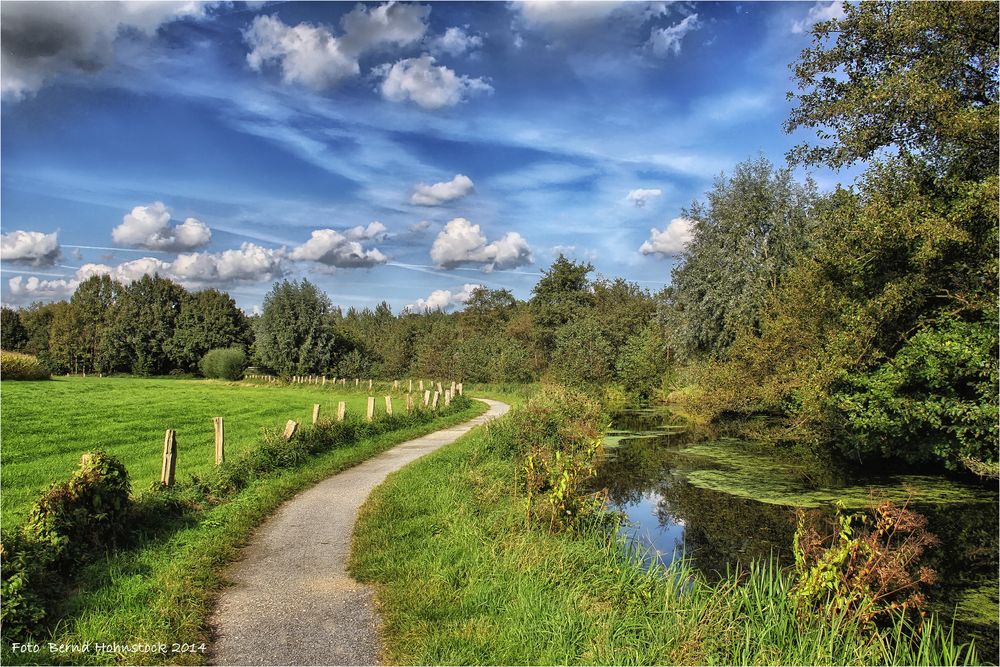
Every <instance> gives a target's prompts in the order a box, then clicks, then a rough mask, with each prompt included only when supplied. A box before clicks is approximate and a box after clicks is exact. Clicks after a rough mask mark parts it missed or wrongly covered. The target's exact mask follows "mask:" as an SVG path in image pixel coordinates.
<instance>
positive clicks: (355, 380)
mask: <svg viewBox="0 0 1000 667" xmlns="http://www.w3.org/2000/svg"><path fill="white" fill-rule="evenodd" d="M358 382H359V380H358V378H354V386H355V387H357V386H358Z"/></svg>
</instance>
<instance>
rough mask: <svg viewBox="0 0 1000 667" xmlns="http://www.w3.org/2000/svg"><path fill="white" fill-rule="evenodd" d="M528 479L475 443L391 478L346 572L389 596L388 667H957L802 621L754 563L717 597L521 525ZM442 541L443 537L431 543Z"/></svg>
mask: <svg viewBox="0 0 1000 667" xmlns="http://www.w3.org/2000/svg"><path fill="white" fill-rule="evenodd" d="M517 468H518V466H516V465H515V463H514V461H513V460H512V459H510V458H505V457H503V456H499V455H497V454H495V453H493V451H492V450H491V449H490V445H489V434H488V433H486V432H484V431H480V432H477V433H472V434H469V435H468V436H466V437H465V438H463V439H461V440H460V441H458V442H456V443H454V444H452V445H449V446H448V447H445V448H443V449H442V450H440V451H438V452H436V453H434V454H432V455H430V456H428V457H426V458H425V459H422V460H421V461H418V462H416V463H415V464H413V465H410V466H408V467H407V468H405V469H403V470H401V471H399V472H397V473H395V474H394V475H392V476H391V477H390V478H389V479H388V480H387V482H386V483H385V484H383V485H382V486H381V487H379V489H377V490H376V491H375V493H374V494H372V496H371V497H370V498H369V500H368V503H367V504H366V505H365V507H364V508H363V509H362V513H361V516H360V518H359V521H358V524H357V526H356V528H355V539H354V545H353V552H352V561H351V572H352V574H353V575H354V576H356V577H357V578H359V579H360V580H362V581H368V582H373V583H375V584H377V586H378V600H379V609H380V612H381V614H382V620H383V624H384V625H383V627H384V639H385V644H384V645H385V651H386V654H385V656H384V659H385V661H386V662H387V663H389V664H526V665H533V664H955V663H962V662H975V660H976V656H975V654H974V652H970V651H967V650H964V649H961V648H956V647H955V645H954V643H953V642H952V640H951V639H950V637H949V634H948V633H947V632H945V631H943V630H942V629H940V628H938V627H935V625H934V622H933V620H928V621H925V624H924V626H923V628H922V630H919V631H917V630H915V629H914V628H912V627H909V626H908V625H906V624H905V623H903V622H898V623H897V624H896V625H895V626H894V627H890V628H888V629H884V630H881V631H872V630H871V629H870V628H865V627H862V626H860V625H858V624H856V623H852V622H836V621H830V620H827V619H825V617H820V616H804V615H802V614H800V613H798V612H797V610H796V608H795V605H794V603H793V601H792V600H791V597H790V596H789V594H788V593H789V587H790V581H789V579H788V578H787V576H786V575H784V574H783V573H781V572H780V571H779V570H777V569H776V568H774V567H772V566H768V565H756V566H753V567H751V568H749V569H748V570H746V571H743V572H741V573H733V574H732V575H730V576H729V577H727V578H724V579H723V580H722V581H721V582H718V583H715V584H710V583H708V582H706V581H705V580H704V579H702V578H701V577H699V576H698V575H697V574H696V573H695V572H694V571H693V569H692V568H691V567H690V566H688V565H685V564H683V563H682V564H678V565H676V566H674V568H673V569H671V570H668V571H663V570H659V569H646V568H644V567H643V562H642V558H641V555H640V554H634V553H633V554H629V553H628V552H627V550H626V549H624V548H623V546H622V544H621V543H620V542H618V541H616V540H615V539H612V538H609V537H608V536H607V535H608V533H607V532H602V531H597V530H585V531H583V532H582V534H580V533H578V534H576V535H568V534H566V533H561V534H552V533H549V532H547V531H544V530H542V529H539V528H538V527H536V526H535V525H531V524H529V523H528V522H527V521H526V513H525V503H524V499H523V498H519V497H517V496H516V493H515V489H516V481H515V480H516V479H517V476H518V474H519V471H518V469H517ZM429 536H432V537H429Z"/></svg>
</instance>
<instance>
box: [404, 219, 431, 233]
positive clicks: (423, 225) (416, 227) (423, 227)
mask: <svg viewBox="0 0 1000 667" xmlns="http://www.w3.org/2000/svg"><path fill="white" fill-rule="evenodd" d="M430 228H431V222H430V220H421V221H420V222H415V223H413V224H412V225H410V227H409V230H410V233H412V234H423V233H424V232H426V231H427V230H429V229H430Z"/></svg>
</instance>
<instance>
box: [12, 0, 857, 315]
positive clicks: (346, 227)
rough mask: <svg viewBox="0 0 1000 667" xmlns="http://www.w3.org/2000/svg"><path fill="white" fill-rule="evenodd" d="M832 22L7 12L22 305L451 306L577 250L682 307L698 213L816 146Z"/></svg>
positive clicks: (53, 7) (695, 11)
mask: <svg viewBox="0 0 1000 667" xmlns="http://www.w3.org/2000/svg"><path fill="white" fill-rule="evenodd" d="M837 11H838V9H837V6H836V5H832V4H831V3H826V2H821V3H809V2H805V3H778V2H769V3H746V2H744V3H736V2H724V3H707V2H706V3H687V2H680V3H661V2H628V3H611V2H607V3H605V2H525V3H499V2H490V3H487V2H482V3H462V2H454V3H421V4H417V3H413V4H405V3H399V4H385V3H371V4H366V5H361V4H355V3H321V2H309V3H249V4H248V3H242V2H233V3H214V4H212V3H209V4H199V3H192V2H161V3H121V4H111V3H99V4H96V3H95V4H90V3H76V4H63V3H55V2H44V3H27V2H18V3H4V4H3V7H2V12H3V16H2V17H0V18H2V24H3V41H4V51H3V62H2V78H0V84H2V87H3V98H2V130H3V132H2V148H0V150H2V155H0V158H2V175H0V179H2V180H0V189H2V192H0V195H2V200H0V214H2V219H0V221H2V233H3V238H2V241H3V245H2V249H3V255H2V257H3V262H2V285H0V290H2V291H0V296H2V299H3V301H4V302H5V303H12V304H24V303H29V302H31V301H34V300H42V301H46V300H52V299H59V298H65V297H66V296H68V294H70V293H71V292H72V289H73V288H74V287H75V284H76V283H77V282H78V281H79V280H81V279H83V278H86V277H87V276H89V275H94V274H96V273H111V274H112V275H114V276H116V277H118V278H120V279H123V280H129V279H134V278H135V277H138V276H139V275H141V274H142V273H144V272H159V273H160V274H161V275H166V276H169V277H172V278H174V279H175V280H178V281H179V282H181V283H183V284H185V285H186V286H188V287H190V288H194V289H197V288H202V287H219V288H221V289H225V290H226V291H228V292H229V293H231V294H232V295H233V296H234V297H235V298H236V300H237V302H238V303H239V304H240V306H241V307H243V308H244V309H246V310H247V311H248V312H251V311H253V310H254V308H255V307H258V306H259V305H260V303H261V302H262V300H263V296H264V294H266V292H267V291H268V289H269V288H270V286H271V284H272V283H273V282H274V280H276V279H278V278H279V277H283V276H285V277H290V278H299V277H308V278H309V279H310V280H312V281H314V282H316V283H317V284H319V285H320V286H321V287H322V288H323V289H324V290H326V292H327V293H328V294H329V295H330V296H331V298H332V299H333V300H334V302H335V303H338V304H339V305H342V306H345V307H348V306H357V307H364V306H374V305H375V304H376V303H378V302H379V301H381V300H383V299H384V300H386V301H388V302H389V303H390V304H391V305H392V306H393V308H394V310H397V311H398V310H399V309H401V308H403V307H405V306H407V305H413V306H414V307H416V308H420V307H423V306H442V307H446V308H454V307H458V306H460V303H461V300H462V298H463V297H464V296H465V295H467V294H468V291H469V287H468V286H469V285H475V284H481V285H486V286H489V287H506V288H510V289H511V290H512V291H513V292H514V293H515V295H517V296H518V297H521V298H526V297H528V296H529V294H530V290H531V287H532V285H533V284H534V283H535V281H536V280H537V279H538V275H539V274H540V272H541V271H542V270H543V269H544V268H546V267H547V266H548V265H549V264H550V263H551V262H552V260H553V259H554V258H555V257H556V256H557V255H558V254H559V253H560V252H562V253H565V254H566V255H567V256H570V257H573V258H576V259H580V260H587V261H590V262H592V263H593V264H594V266H595V268H596V270H597V273H598V274H602V275H605V276H609V277H613V276H623V277H625V278H627V279H630V280H635V281H639V282H641V283H642V284H643V285H644V286H646V287H648V288H650V289H653V290H657V289H660V288H661V287H663V286H664V285H666V284H667V283H668V282H669V275H670V269H671V267H672V265H673V264H674V262H675V261H676V257H677V254H678V253H679V252H680V251H681V250H682V249H683V244H684V241H685V240H686V238H687V234H688V231H689V230H688V228H687V225H686V221H685V220H684V219H683V218H682V217H681V210H682V208H683V207H685V206H686V205H688V204H689V203H690V202H691V200H692V199H694V198H697V197H701V196H702V195H703V193H704V191H705V190H706V189H707V188H708V187H710V185H711V182H712V179H713V177H714V176H716V175H718V174H719V173H720V172H722V171H725V170H728V169H730V168H731V167H732V166H733V165H734V164H736V163H737V162H739V161H741V160H744V159H747V158H750V157H755V156H757V155H758V154H763V155H765V156H767V157H769V158H770V159H772V160H773V161H775V162H778V163H780V162H783V159H784V157H783V156H784V154H785V151H787V150H788V148H790V147H791V146H792V145H793V144H795V143H797V141H800V140H802V139H803V138H805V137H804V135H803V136H788V135H786V134H785V133H784V132H783V131H782V128H781V124H782V122H783V120H784V119H785V117H786V116H787V112H788V109H789V105H790V103H789V102H787V101H786V99H785V94H786V92H787V91H788V90H790V88H791V86H792V83H791V80H790V70H789V68H788V65H789V63H791V62H793V61H794V60H795V58H796V57H797V55H798V53H799V52H800V50H801V49H802V48H804V47H805V46H806V45H807V44H808V41H809V36H808V34H807V31H808V26H809V25H810V24H811V22H814V21H815V20H818V19H821V18H824V17H828V16H831V15H835V14H836V12H837ZM813 175H814V177H815V178H816V179H817V180H818V182H819V184H820V186H821V187H822V188H824V189H825V188H829V187H832V185H833V184H834V183H835V182H836V181H837V180H838V175H837V174H831V173H826V172H818V173H814V174H813ZM839 178H840V179H841V180H843V179H844V178H845V176H844V175H843V174H841V175H839Z"/></svg>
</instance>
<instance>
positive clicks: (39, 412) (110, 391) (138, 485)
mask: <svg viewBox="0 0 1000 667" xmlns="http://www.w3.org/2000/svg"><path fill="white" fill-rule="evenodd" d="M378 391H380V388H378V387H376V392H378ZM387 391H388V389H387V386H386V385H385V384H384V383H383V386H382V387H381V392H382V393H381V394H380V393H376V396H377V397H378V398H377V400H376V402H375V407H376V411H377V412H376V413H377V414H378V413H381V412H384V410H385V405H384V401H383V400H382V398H381V396H382V395H384V394H385V393H387ZM367 396H368V393H367V388H364V390H363V391H354V390H353V388H345V387H342V386H338V387H337V388H336V389H334V388H333V387H332V386H329V387H326V388H324V387H321V386H318V385H293V386H290V385H282V386H258V385H252V384H241V383H229V382H222V381H216V380H191V379H176V380H175V379H166V378H163V379H153V378H151V379H145V378H58V379H55V380H50V381H41V382H13V381H11V382H3V383H2V384H0V435H2V449H0V462H2V483H3V495H2V502H0V510H2V511H0V521H2V525H3V526H4V527H5V529H9V528H11V527H13V526H14V525H16V524H17V523H20V521H21V520H23V518H24V517H25V516H26V515H27V513H28V511H29V510H30V508H31V504H32V503H33V502H34V500H35V498H36V497H37V496H38V494H39V492H40V491H42V490H43V489H44V488H45V487H46V486H47V485H48V484H49V483H50V482H53V481H55V480H62V479H66V478H67V477H69V475H70V474H71V473H72V472H73V470H74V469H75V468H76V467H77V465H78V464H79V462H80V455H81V453H83V452H85V451H88V450H92V449H103V450H105V451H107V452H109V453H111V454H113V455H115V456H117V457H118V458H119V459H120V460H121V461H122V463H124V464H125V466H126V468H128V471H129V475H130V476H131V479H132V486H133V488H134V489H142V488H145V487H147V486H149V485H150V484H152V483H154V482H156V481H158V480H159V478H160V458H161V455H162V451H163V432H164V431H165V430H166V429H168V428H172V429H175V430H176V431H177V448H178V462H177V478H178V479H179V480H180V479H185V478H186V477H187V476H189V475H191V474H199V473H205V472H208V471H209V470H210V469H211V468H212V467H213V465H214V459H213V456H214V435H213V427H212V418H213V417H217V416H221V417H224V418H225V428H226V455H227V457H230V456H235V455H236V454H239V453H240V452H242V451H244V450H246V449H249V448H250V447H252V446H254V445H255V444H257V443H259V441H260V435H261V431H262V429H280V428H281V427H283V426H284V424H285V422H286V421H287V420H289V419H295V420H296V421H298V422H299V423H304V424H308V423H310V421H311V419H312V406H313V404H314V403H319V404H320V405H321V417H324V418H327V417H331V416H333V415H335V414H336V408H337V402H338V401H346V402H347V411H348V412H349V413H352V412H353V413H355V414H364V413H365V411H366V409H367ZM414 398H415V399H416V393H415V395H414ZM405 408H406V402H405V398H404V397H403V394H400V393H398V392H397V393H396V397H395V398H394V399H393V410H394V411H402V410H405Z"/></svg>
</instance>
